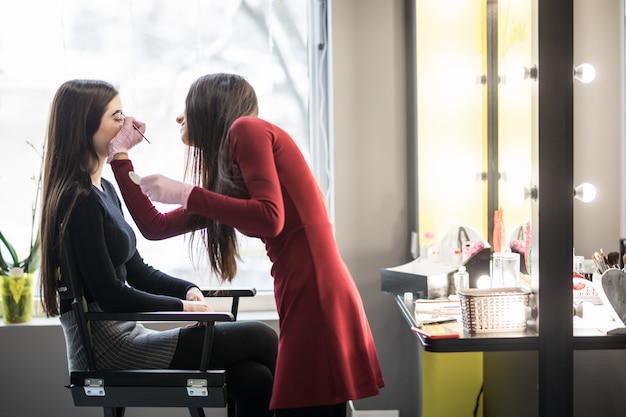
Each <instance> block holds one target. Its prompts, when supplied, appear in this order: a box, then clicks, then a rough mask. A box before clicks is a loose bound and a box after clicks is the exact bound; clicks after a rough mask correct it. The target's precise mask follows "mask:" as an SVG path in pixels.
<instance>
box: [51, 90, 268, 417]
mask: <svg viewBox="0 0 626 417" xmlns="http://www.w3.org/2000/svg"><path fill="white" fill-rule="evenodd" d="M127 122H128V121H127ZM131 122H132V120H131ZM123 123H124V116H123V113H122V104H121V100H120V97H119V95H118V92H117V91H116V90H115V88H114V87H113V86H111V85H110V84H108V83H106V82H103V81H94V80H72V81H68V82H66V83H64V84H63V85H61V87H60V88H59V89H58V91H57V92H56V95H55V97H54V99H53V102H52V106H51V112H50V118H49V124H48V135H47V144H46V155H45V166H44V184H43V200H42V214H41V229H40V230H41V242H42V252H41V255H42V258H41V259H42V262H41V286H42V296H43V305H44V309H45V311H46V314H47V315H48V316H56V315H59V314H60V320H61V324H62V326H63V332H64V334H65V339H66V343H67V357H68V362H69V368H70V370H80V369H85V367H86V358H85V356H84V351H83V350H82V349H81V347H80V339H79V335H78V331H77V323H76V320H75V317H74V314H73V312H72V309H71V305H70V303H71V300H70V299H67V297H65V296H64V293H65V285H63V283H64V281H65V278H66V277H65V276H64V274H66V273H67V270H68V269H69V268H66V267H67V264H62V262H61V259H62V253H63V251H65V253H70V254H72V256H71V257H70V260H71V262H72V265H71V269H72V271H76V272H77V273H78V275H79V279H80V282H81V284H82V287H83V291H84V295H85V298H86V300H87V302H88V304H89V309H90V310H91V311H100V310H101V311H111V312H133V311H159V310H171V311H181V310H182V311H211V309H210V307H209V306H208V304H207V303H206V302H205V300H204V297H203V295H202V292H201V291H200V289H199V288H198V287H197V286H196V285H194V284H193V283H191V282H187V281H184V280H182V279H178V278H174V277H172V276H169V275H167V274H165V273H163V272H161V271H159V270H157V269H154V268H153V267H151V266H149V265H147V264H146V263H145V262H144V261H143V259H142V258H141V256H140V254H139V252H138V251H137V248H136V237H135V235H134V232H133V230H132V228H131V227H130V225H129V224H128V223H127V222H126V221H125V220H124V217H123V213H122V209H121V204H120V200H119V198H118V196H117V194H116V192H115V189H114V187H113V185H112V184H111V183H110V182H109V181H107V180H106V179H104V178H102V177H101V174H102V169H103V167H104V165H105V162H106V159H107V155H108V145H109V142H110V141H111V140H112V139H113V138H114V137H116V135H118V134H126V135H128V134H129V132H128V131H124V132H120V130H121V127H122V124H123ZM137 124H138V125H139V127H140V129H143V126H142V124H139V123H137ZM130 134H136V135H139V134H140V133H139V132H137V131H135V130H134V129H131V130H130ZM63 244H67V245H70V246H71V247H63ZM91 330H92V333H93V336H94V350H95V352H96V358H95V360H96V366H97V367H98V368H107V369H133V368H155V369H156V368H179V369H195V368H198V367H199V364H200V356H201V350H202V342H203V335H204V330H203V328H202V326H190V327H184V328H176V329H172V330H166V331H155V330H150V329H146V328H145V327H144V326H142V325H141V324H139V323H136V322H106V323H95V324H94V326H93V327H92V329H91ZM277 343H278V341H277V335H276V332H275V331H274V330H273V329H272V328H271V327H270V326H268V325H266V324H264V323H261V322H232V323H230V322H229V323H219V324H218V325H217V326H216V329H215V336H214V341H213V347H212V351H211V358H210V360H209V367H212V368H223V369H225V370H226V382H227V384H228V393H229V396H230V397H231V398H232V399H233V400H234V401H235V403H236V412H237V416H270V415H271V413H270V411H269V402H270V397H271V394H272V384H273V377H274V368H275V363H276V353H277Z"/></svg>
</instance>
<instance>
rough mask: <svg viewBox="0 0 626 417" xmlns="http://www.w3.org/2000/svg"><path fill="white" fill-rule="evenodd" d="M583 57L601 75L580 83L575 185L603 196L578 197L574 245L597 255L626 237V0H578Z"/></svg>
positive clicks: (579, 54) (577, 48)
mask: <svg viewBox="0 0 626 417" xmlns="http://www.w3.org/2000/svg"><path fill="white" fill-rule="evenodd" d="M583 62H588V63H590V64H592V65H593V66H594V67H595V68H596V72H597V75H596V79H595V80H594V81H593V82H591V83H589V84H582V83H580V82H578V81H575V82H574V186H576V185H578V184H580V183H583V182H589V183H592V184H594V185H595V186H596V188H597V191H598V195H597V197H596V199H595V201H593V202H592V203H588V204H585V203H582V202H580V201H578V200H576V201H574V248H575V249H576V253H577V254H579V255H584V256H585V257H587V258H591V256H592V255H593V253H594V252H595V251H599V250H600V249H601V248H602V249H604V252H605V253H607V252H608V251H611V250H619V246H618V245H619V239H620V238H626V232H625V225H624V223H625V221H624V219H625V217H624V216H625V210H624V198H625V197H624V169H623V164H624V122H623V120H624V91H623V90H624V4H623V0H602V1H597V0H575V1H574V63H575V65H578V64H581V63H583ZM540 68H541V66H540ZM540 70H541V69H540Z"/></svg>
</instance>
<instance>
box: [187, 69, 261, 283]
mask: <svg viewBox="0 0 626 417" xmlns="http://www.w3.org/2000/svg"><path fill="white" fill-rule="evenodd" d="M185 108H186V118H185V120H186V124H187V133H188V138H189V144H190V145H191V146H190V147H189V154H188V158H187V171H186V174H187V175H190V176H191V178H192V179H193V181H194V183H195V184H198V185H201V186H203V187H204V188H206V189H207V190H211V191H215V192H217V193H220V194H225V195H229V196H233V197H240V198H246V197H248V191H247V189H246V187H245V185H244V184H243V181H242V178H241V173H240V171H239V169H238V167H237V166H236V165H234V164H233V161H232V158H231V155H230V146H229V141H228V131H229V129H230V127H231V125H232V124H233V122H234V121H235V120H237V119H238V118H239V117H242V116H256V115H257V114H258V102H257V97H256V93H255V92H254V89H253V88H252V86H251V85H250V84H249V83H248V82H247V81H246V80H245V78H243V77H241V76H239V75H235V74H222V73H220V74H209V75H205V76H202V77H200V78H199V79H197V80H196V81H195V82H194V83H193V84H192V85H191V87H190V88H189V93H188V94H187V99H186V101H185ZM188 221H189V225H190V226H191V227H192V229H193V230H196V232H194V234H193V235H192V238H191V244H193V240H194V238H195V235H196V233H199V234H200V235H201V238H202V241H203V243H204V246H205V247H206V250H207V253H208V257H209V261H210V263H211V268H212V270H213V271H214V272H215V273H216V274H217V275H218V277H220V279H221V280H223V281H232V279H233V278H234V276H235V274H236V273H237V258H238V256H239V251H238V247H237V236H236V234H235V229H234V228H233V227H231V226H228V225H225V224H223V223H220V222H218V221H215V220H213V219H209V218H207V217H204V216H200V215H195V214H191V215H190V216H189V220H188Z"/></svg>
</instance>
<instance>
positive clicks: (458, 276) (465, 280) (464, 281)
mask: <svg viewBox="0 0 626 417" xmlns="http://www.w3.org/2000/svg"><path fill="white" fill-rule="evenodd" d="M454 288H455V289H456V292H457V294H458V292H459V291H460V290H465V289H467V288H469V274H468V273H467V270H466V269H465V267H464V266H459V270H458V271H457V272H455V273H454Z"/></svg>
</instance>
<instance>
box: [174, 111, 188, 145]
mask: <svg viewBox="0 0 626 417" xmlns="http://www.w3.org/2000/svg"><path fill="white" fill-rule="evenodd" d="M176 123H178V124H179V125H180V140H182V141H183V143H184V144H185V145H187V146H190V145H189V133H188V132H187V111H183V113H182V114H181V115H180V116H178V117H177V118H176Z"/></svg>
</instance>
